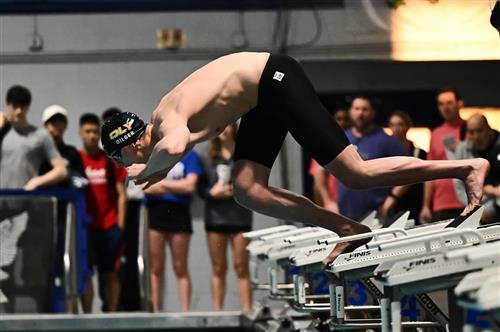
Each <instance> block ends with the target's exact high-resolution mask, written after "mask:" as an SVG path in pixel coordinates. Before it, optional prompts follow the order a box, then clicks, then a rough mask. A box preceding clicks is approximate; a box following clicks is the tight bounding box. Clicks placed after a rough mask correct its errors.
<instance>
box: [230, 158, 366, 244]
mask: <svg viewBox="0 0 500 332" xmlns="http://www.w3.org/2000/svg"><path fill="white" fill-rule="evenodd" d="M270 171H271V169H270V168H268V167H266V166H263V165H261V164H259V163H256V162H253V161H250V160H244V159H240V160H237V161H236V163H235V166H234V174H233V183H234V195H235V199H236V201H237V202H238V203H239V204H241V205H243V206H245V207H247V208H248V209H250V210H253V211H256V212H259V213H262V214H265V215H268V216H271V217H274V218H278V219H283V220H289V221H295V222H301V223H304V224H312V225H316V226H320V227H323V228H326V229H329V230H331V231H333V232H335V233H337V234H338V235H339V236H346V235H352V234H358V233H364V232H367V231H369V228H368V227H366V226H364V225H361V224H359V223H357V222H355V221H354V220H352V219H349V218H347V217H344V216H341V215H339V214H336V213H333V212H331V211H329V210H326V209H324V208H322V207H320V206H318V205H316V204H314V203H313V202H312V201H311V200H309V199H307V198H306V197H304V196H302V195H299V194H296V193H293V192H291V191H288V190H284V189H280V188H276V187H271V186H269V185H268V180H269V174H270Z"/></svg>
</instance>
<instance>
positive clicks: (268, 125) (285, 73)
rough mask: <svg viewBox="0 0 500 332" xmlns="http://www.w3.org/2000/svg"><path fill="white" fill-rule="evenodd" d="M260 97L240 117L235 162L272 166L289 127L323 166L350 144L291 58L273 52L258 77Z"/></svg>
mask: <svg viewBox="0 0 500 332" xmlns="http://www.w3.org/2000/svg"><path fill="white" fill-rule="evenodd" d="M258 98H259V100H258V104H257V106H256V107H255V108H253V109H252V110H250V111H249V112H248V113H247V114H245V115H244V116H243V117H242V119H241V124H240V128H239V130H238V135H237V138H236V148H235V152H234V160H235V161H236V160H240V159H246V160H251V161H254V162H257V163H259V164H261V165H264V166H266V167H268V168H271V167H272V165H273V164H274V161H275V159H276V156H277V155H278V153H279V151H280V149H281V146H282V144H283V141H284V139H285V137H286V134H287V133H288V132H290V133H291V134H292V136H293V137H294V138H295V140H296V141H297V142H298V143H299V144H300V145H301V146H302V147H303V148H304V149H305V150H307V151H308V152H309V153H311V155H312V156H313V158H314V159H315V160H316V161H317V162H318V163H320V164H321V165H326V164H328V163H329V162H331V161H332V160H333V159H334V158H335V157H336V156H337V155H338V154H339V153H340V152H342V150H344V149H345V147H347V146H348V145H349V144H350V143H349V140H348V139H347V137H346V135H345V133H344V131H343V130H342V128H340V126H339V125H338V123H337V122H336V121H335V119H334V118H333V116H332V115H331V114H330V113H329V112H328V111H327V110H326V108H325V107H324V106H323V105H322V104H321V102H320V100H319V98H318V96H317V95H316V91H315V90H314V87H313V86H312V84H311V82H310V81H309V79H308V78H307V76H306V74H305V73H304V71H303V70H302V67H301V66H300V64H299V63H298V62H297V61H295V60H294V59H292V58H291V57H289V56H285V55H272V54H271V55H270V57H269V60H268V61H267V64H266V66H265V68H264V71H263V72H262V76H261V78H260V82H259V88H258Z"/></svg>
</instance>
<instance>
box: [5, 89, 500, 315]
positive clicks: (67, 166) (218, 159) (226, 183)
mask: <svg viewBox="0 0 500 332" xmlns="http://www.w3.org/2000/svg"><path fill="white" fill-rule="evenodd" d="M30 104H31V93H30V91H29V90H28V89H27V88H25V87H23V86H13V87H11V88H10V89H9V90H8V92H7V96H6V106H5V111H4V112H3V113H0V153H1V154H0V189H24V190H36V189H41V188H63V189H71V190H80V191H82V192H83V193H84V195H85V200H86V211H87V214H88V215H89V217H90V220H91V222H90V223H89V224H88V253H89V255H88V264H89V271H94V268H95V269H96V272H97V275H96V278H95V279H97V280H98V283H97V284H98V287H97V288H98V290H97V293H98V296H99V297H100V299H101V302H102V311H104V312H112V311H117V310H137V309H138V308H139V307H138V301H139V300H138V298H136V297H134V296H130V293H127V292H126V291H124V290H127V289H131V287H132V288H133V287H134V286H132V285H134V284H135V285H137V280H134V279H133V278H132V280H129V279H127V277H124V276H127V275H129V276H130V273H129V274H123V273H120V271H123V269H130V268H131V267H130V266H127V264H130V262H126V261H124V260H123V259H122V257H123V256H124V255H125V254H126V253H127V251H128V252H129V254H130V255H134V253H135V255H137V244H136V243H135V242H134V240H133V239H134V238H137V234H138V227H139V226H138V224H139V222H138V220H139V211H140V208H141V205H143V204H144V205H145V206H146V208H147V216H148V218H147V219H148V221H149V253H150V259H151V278H150V286H151V306H152V307H151V310H152V311H154V312H157V311H161V310H162V309H164V308H163V306H162V298H163V293H164V291H163V285H164V269H165V259H166V258H165V257H166V249H167V247H168V249H169V251H170V255H171V259H172V265H173V269H174V274H175V276H176V279H177V286H178V287H177V289H178V292H179V303H180V306H181V309H182V310H183V311H189V310H190V308H191V288H192V285H191V277H190V273H189V269H188V257H189V247H190V239H191V234H192V232H193V226H192V216H191V211H190V205H191V201H192V197H193V195H195V194H198V195H199V196H200V197H201V198H202V199H203V200H204V201H205V209H204V223H205V230H206V238H207V248H208V256H209V259H210V262H211V265H212V277H211V291H212V308H213V310H217V311H218V310H223V308H224V297H225V294H226V274H227V270H228V268H227V266H228V258H227V251H228V248H231V250H232V259H233V266H234V270H235V274H236V276H237V280H238V283H237V285H238V291H239V295H240V300H241V308H242V310H245V311H248V310H250V309H251V303H252V299H251V288H250V279H249V271H248V260H247V259H248V258H247V256H246V253H245V247H246V245H247V241H246V240H245V239H244V238H243V236H242V234H243V233H244V232H247V231H250V230H251V229H252V213H251V212H250V211H248V210H246V209H244V208H242V207H241V206H239V205H238V204H236V202H235V201H234V199H233V189H232V185H231V180H230V174H231V170H232V166H233V165H232V161H231V160H232V156H233V152H234V146H235V138H236V132H237V125H236V124H232V125H230V126H228V127H227V128H226V129H225V130H224V131H223V132H222V133H221V134H220V135H219V136H218V137H216V138H214V139H213V140H212V141H211V142H210V144H209V149H208V154H207V156H206V157H205V158H202V157H201V156H199V155H198V153H197V152H195V151H191V152H189V153H188V154H186V156H185V157H184V158H183V159H182V160H181V161H180V162H179V163H177V164H176V165H175V167H174V168H173V169H172V170H171V171H170V172H169V173H168V175H167V177H166V178H165V179H163V180H162V181H160V182H158V183H157V184H155V185H153V186H151V187H149V188H147V189H146V190H144V191H143V190H142V188H141V187H139V186H136V185H134V183H133V182H129V183H128V184H127V183H126V172H125V169H123V168H121V167H119V166H117V165H116V164H115V163H114V162H113V161H112V160H111V159H109V158H108V157H107V156H106V155H105V153H104V151H103V150H102V149H101V148H100V143H99V142H100V127H101V124H102V122H104V121H107V120H108V119H109V118H111V117H112V116H114V115H115V114H118V113H120V112H122V111H121V110H120V109H118V108H109V109H107V110H105V111H104V112H103V113H102V114H101V116H99V115H97V114H93V113H87V114H83V115H82V116H81V117H80V119H79V134H80V138H81V145H80V149H77V148H75V147H73V146H71V145H67V144H66V143H65V141H64V134H65V132H66V129H67V127H68V121H69V120H70V119H71V120H72V119H73V118H72V117H70V116H69V112H68V111H67V110H66V109H65V108H64V107H62V106H59V105H52V106H49V107H47V108H46V109H45V110H44V111H43V115H42V119H41V120H42V123H43V127H42V128H37V127H35V126H33V125H31V124H30V123H29V122H28V121H27V112H28V110H29V107H30ZM462 106H463V101H462V99H461V97H460V95H459V94H458V93H457V92H456V91H455V90H453V89H444V90H441V91H440V92H439V93H438V94H437V107H438V109H439V113H440V115H441V117H442V119H443V124H442V125H440V126H439V127H437V128H435V129H433V130H432V134H431V140H430V149H429V151H428V152H426V151H424V150H423V149H421V148H418V147H417V145H418V144H416V143H418V142H412V141H410V140H409V139H408V137H407V134H408V131H409V130H410V129H411V127H412V126H413V123H412V119H411V117H410V115H409V114H407V113H405V112H403V111H395V112H393V113H392V114H391V115H390V116H389V118H388V122H387V127H388V128H389V129H390V132H391V134H390V135H389V134H387V133H386V132H385V131H384V129H383V128H382V127H380V126H378V125H377V124H376V123H375V115H376V109H375V107H374V104H373V102H372V100H371V99H370V98H369V97H367V96H357V97H355V98H353V99H352V103H351V105H350V108H349V109H339V110H337V111H336V112H334V115H333V116H334V117H335V119H336V121H337V122H338V123H339V125H340V126H341V127H342V128H343V129H344V130H345V133H346V135H347V137H348V139H349V141H350V142H351V144H353V145H354V146H355V147H356V148H357V150H358V152H359V154H360V156H361V157H362V158H364V159H365V160H368V159H375V158H381V157H391V156H404V155H407V156H414V157H418V158H421V159H429V160H430V159H433V160H436V159H466V158H471V157H483V158H485V159H487V160H489V162H490V165H491V171H490V174H489V176H488V178H487V179H486V183H485V187H484V193H485V195H484V204H485V205H486V211H485V214H484V216H483V219H484V222H492V221H495V220H497V219H498V217H499V216H500V207H499V204H500V135H499V133H498V131H496V130H494V129H492V128H491V127H490V125H489V124H488V121H487V119H486V118H485V117H484V116H483V115H481V114H475V115H472V116H471V117H470V118H469V119H468V120H467V121H464V120H463V119H461V117H460V113H459V110H460V108H461V107H462ZM309 174H310V175H311V176H312V177H313V179H314V200H315V201H316V203H318V204H320V205H321V206H323V207H324V208H326V209H328V210H331V211H334V212H337V213H340V214H342V215H345V216H347V217H349V218H352V219H355V220H360V219H361V218H362V217H363V216H364V215H366V214H367V213H369V212H371V211H373V210H376V211H377V213H378V216H379V218H380V219H381V220H383V221H384V222H388V221H390V220H391V217H392V216H394V215H395V214H396V213H398V212H400V211H410V217H411V218H412V219H414V220H415V221H416V222H417V223H428V222H431V221H437V220H443V219H447V218H452V217H455V216H456V215H457V214H459V213H460V212H461V211H462V209H463V207H464V205H465V203H466V200H467V195H466V192H465V189H464V186H463V184H462V183H461V182H460V181H453V180H436V181H430V182H427V183H425V184H414V185H408V186H399V187H393V188H377V189H371V190H352V189H350V188H348V187H346V186H345V185H344V184H343V183H341V182H340V181H339V180H337V179H335V177H334V175H332V174H330V173H328V172H326V171H325V170H324V169H323V168H322V167H321V166H319V165H318V164H317V163H316V162H315V161H314V160H312V161H311V165H310V169H309ZM66 209H67V206H66V204H65V203H64V202H58V205H57V211H58V213H57V215H58V220H57V225H58V227H57V229H58V233H57V254H56V257H57V259H56V260H57V263H56V264H55V276H56V278H59V279H62V278H63V265H62V260H63V250H64V234H65V228H64V227H65V218H66ZM92 277H93V276H92V274H89V275H88V276H87V277H86V279H85V285H84V287H83V291H82V292H81V294H80V295H81V305H82V309H83V311H84V312H85V313H90V312H91V311H92V302H93V300H94V287H93V282H92ZM54 310H55V311H57V309H54Z"/></svg>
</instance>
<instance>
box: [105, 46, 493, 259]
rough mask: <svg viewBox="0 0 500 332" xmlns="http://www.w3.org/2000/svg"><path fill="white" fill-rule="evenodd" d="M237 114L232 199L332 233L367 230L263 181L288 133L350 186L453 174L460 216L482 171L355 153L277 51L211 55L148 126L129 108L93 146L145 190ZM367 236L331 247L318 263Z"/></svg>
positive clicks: (468, 164)
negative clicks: (460, 194)
mask: <svg viewBox="0 0 500 332" xmlns="http://www.w3.org/2000/svg"><path fill="white" fill-rule="evenodd" d="M239 118H241V124H240V129H239V131H238V135H237V138H236V147H235V152H234V169H233V174H232V183H233V188H234V197H235V199H236V201H237V202H238V203H239V204H241V205H243V206H245V207H246V208H248V209H250V210H253V211H256V212H259V213H262V214H265V215H268V216H271V217H274V218H278V219H283V220H291V221H295V222H302V223H305V224H314V225H317V226H320V227H323V228H326V229H329V230H332V231H333V232H335V233H337V234H338V235H339V236H347V235H354V234H359V233H365V232H368V231H369V228H368V227H366V226H364V225H361V224H359V223H357V222H355V221H354V220H351V219H349V218H346V217H343V216H341V215H339V214H335V213H333V212H331V211H328V210H326V209H323V208H321V207H319V206H318V205H316V204H314V203H313V202H311V201H310V200H309V199H307V198H305V197H304V196H301V195H298V194H296V193H293V192H290V191H287V190H284V189H280V188H276V187H272V186H269V183H268V180H269V174H270V172H271V167H272V166H273V163H274V161H275V159H276V157H277V155H278V153H279V151H280V148H281V146H282V144H283V141H284V139H285V136H286V134H287V133H288V132H290V133H291V134H292V136H293V137H294V138H295V140H296V141H297V142H298V143H299V144H300V145H301V146H302V147H303V148H304V149H305V150H307V151H308V152H310V153H311V154H312V156H313V157H314V159H315V160H316V161H317V162H318V163H320V164H321V165H323V167H324V168H325V169H326V170H328V171H329V172H331V173H332V174H333V175H335V177H337V178H338V179H339V180H340V181H342V182H343V183H344V184H345V185H347V186H349V187H351V188H355V189H368V188H374V187H392V186H399V185H405V184H412V183H417V182H423V181H428V180H435V179H440V178H458V179H461V180H463V181H464V182H465V185H466V188H467V192H468V198H469V204H468V205H467V207H466V208H465V210H464V213H467V212H469V211H471V210H472V209H473V208H474V207H475V206H476V205H478V204H479V203H480V201H481V197H482V188H483V182H484V178H485V176H486V174H487V172H488V170H489V163H488V162H487V161H486V160H484V159H469V160H451V161H449V160H439V161H426V160H420V159H418V158H413V157H390V158H381V159H374V160H366V161H365V160H363V159H362V158H361V157H360V155H359V154H358V153H357V151H356V148H355V147H354V146H353V145H351V144H349V141H348V139H347V137H346V136H345V134H344V131H343V130H342V129H341V128H340V127H339V125H338V124H337V122H335V120H334V119H333V117H332V116H331V115H330V114H329V113H328V111H327V110H326V108H325V107H324V106H323V105H322V104H321V102H320V100H319V98H318V97H317V95H316V92H315V90H314V88H313V85H312V84H311V82H310V81H309V79H308V78H307V76H306V74H305V73H304V71H303V70H302V68H301V66H300V65H299V63H298V62H297V61H295V60H294V59H292V58H291V57H288V56H285V55H274V54H269V53H252V52H243V53H235V54H230V55H226V56H223V57H221V58H218V59H216V60H214V61H212V62H210V63H208V64H207V65H205V66H203V67H202V68H200V69H198V70H196V71H195V72H194V73H192V74H191V75H189V76H188V77H187V78H186V79H185V80H184V81H182V82H181V83H180V84H179V85H177V86H176V87H175V88H174V89H173V90H171V91H170V92H168V93H167V94H166V95H165V96H164V97H163V98H162V100H161V101H160V103H159V105H158V107H157V108H156V109H155V110H154V111H153V114H152V117H151V121H150V122H149V123H148V124H145V123H144V122H143V121H142V120H141V119H139V117H137V115H135V114H133V113H122V114H118V115H115V116H114V117H113V118H111V119H110V120H109V121H107V122H106V123H105V124H104V125H103V127H102V143H103V147H104V150H105V151H106V153H107V154H108V156H110V157H111V158H113V159H115V160H116V161H117V162H119V163H121V164H123V165H125V166H127V173H128V176H129V177H130V179H134V180H135V182H136V183H138V184H143V186H144V187H145V188H147V187H149V186H151V185H152V184H154V183H156V182H158V181H160V180H162V179H163V178H164V177H165V176H166V174H167V173H168V171H169V170H170V169H171V168H172V167H173V166H174V165H175V164H176V163H177V162H178V161H179V160H180V159H182V157H183V156H185V155H186V154H187V153H188V152H189V151H190V150H191V149H192V148H193V147H194V146H195V145H196V144H197V143H200V142H203V141H207V140H210V139H211V138H214V137H216V136H218V135H219V134H220V133H221V132H222V131H223V130H224V128H226V126H227V125H229V124H231V123H233V122H234V121H236V120H237V119H239ZM367 241H369V239H366V240H360V241H356V242H354V243H344V244H341V245H338V246H337V247H336V248H335V249H334V251H333V252H332V253H331V254H330V256H329V257H328V259H327V261H325V263H328V262H329V261H333V260H334V259H335V258H336V257H337V256H338V255H339V254H340V253H342V252H348V251H351V250H354V249H355V248H357V247H359V246H360V245H362V244H364V243H366V242H367Z"/></svg>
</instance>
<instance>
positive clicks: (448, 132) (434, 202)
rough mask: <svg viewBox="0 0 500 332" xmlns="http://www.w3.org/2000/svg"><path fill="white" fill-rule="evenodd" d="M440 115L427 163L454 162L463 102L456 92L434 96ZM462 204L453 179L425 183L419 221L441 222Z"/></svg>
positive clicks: (462, 126) (450, 90) (456, 213)
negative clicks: (433, 161) (429, 161)
mask: <svg viewBox="0 0 500 332" xmlns="http://www.w3.org/2000/svg"><path fill="white" fill-rule="evenodd" d="M437 103H438V108H439V113H440V114H441V116H442V117H443V120H444V123H443V124H442V125H441V126H439V127H437V128H435V129H434V130H433V131H432V134H431V142H430V147H429V153H428V154H427V159H428V160H449V159H453V158H454V156H453V154H454V153H455V149H456V147H457V145H458V143H460V141H461V140H462V139H463V138H464V137H463V136H464V130H465V122H464V121H463V120H462V119H461V118H460V113H459V111H460V108H461V107H462V106H463V101H462V99H461V98H460V95H459V94H458V92H457V91H455V90H453V89H443V90H441V91H439V93H438V95H437ZM463 208H464V205H463V204H462V203H461V202H460V201H459V200H458V198H457V195H456V194H455V188H454V187H453V180H452V179H441V180H435V181H428V182H426V183H425V184H424V199H423V204H422V209H421V211H420V221H421V222H430V221H432V220H444V219H450V218H454V217H456V216H457V215H458V214H460V213H461V212H462V210H463Z"/></svg>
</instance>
